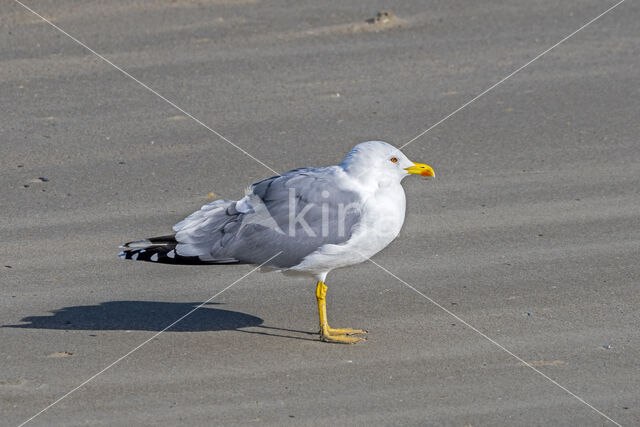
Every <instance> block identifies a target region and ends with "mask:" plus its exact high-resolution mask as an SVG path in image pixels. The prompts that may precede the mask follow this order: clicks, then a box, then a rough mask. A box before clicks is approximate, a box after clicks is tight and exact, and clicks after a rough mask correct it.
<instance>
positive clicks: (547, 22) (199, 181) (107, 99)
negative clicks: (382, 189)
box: [0, 0, 640, 426]
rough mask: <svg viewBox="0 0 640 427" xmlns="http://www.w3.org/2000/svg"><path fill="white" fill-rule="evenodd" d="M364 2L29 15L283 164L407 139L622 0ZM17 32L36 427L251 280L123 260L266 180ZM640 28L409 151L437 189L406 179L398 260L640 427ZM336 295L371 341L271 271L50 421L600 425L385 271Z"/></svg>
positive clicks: (9, 286)
mask: <svg viewBox="0 0 640 427" xmlns="http://www.w3.org/2000/svg"><path fill="white" fill-rule="evenodd" d="M104 3H107V2H104ZM351 3H352V4H345V3H343V2H339V1H333V2H324V3H323V5H322V6H320V5H318V4H317V3H315V2H312V1H309V2H302V3H300V2H296V3H292V2H259V1H231V0H228V1H225V0H218V1H206V0H204V1H186V0H175V1H170V0H161V1H157V2H152V1H134V2H128V1H121V2H120V1H118V2H108V3H107V4H103V2H100V1H97V0H93V1H87V2H70V1H62V0H60V1H55V2H54V1H40V0H38V1H30V2H29V5H31V6H32V7H34V8H36V9H37V10H38V11H39V12H40V13H42V14H43V15H44V16H46V17H48V18H51V19H54V20H55V22H56V23H57V24H58V25H60V26H62V27H63V28H64V29H66V30H67V31H69V32H70V33H71V34H73V35H74V36H76V37H78V38H79V39H81V40H83V41H84V42H86V43H87V44H88V45H89V46H91V47H92V48H94V49H95V50H97V51H98V52H100V53H102V54H104V55H106V56H107V57H108V58H109V59H111V60H112V61H114V62H115V63H117V64H119V65H121V66H122V67H123V68H125V69H126V70H128V71H129V72H131V73H132V74H133V75H135V76H136V77H137V78H139V79H140V80H142V81H144V82H145V83H147V84H148V85H150V86H151V87H153V88H155V89H157V90H158V91H160V92H161V93H162V94H163V95H165V96H166V97H168V98H169V99H171V100H174V101H175V102H176V103H178V104H179V105H181V106H182V107H183V108H184V109H185V110H187V111H189V112H190V113H192V114H193V115H194V116H196V117H198V118H200V119H201V120H203V121H204V122H205V123H207V124H208V125H210V126H212V127H213V128H214V129H216V130H217V131H219V132H221V133H222V134H224V135H225V136H227V137H228V138H229V139H230V140H232V141H233V142H235V143H237V144H239V145H240V146H242V147H243V148H245V149H246V150H248V151H249V152H251V153H252V154H253V155H255V156H256V157H258V158H259V159H261V160H262V161H264V162H265V163H266V164H268V165H270V166H271V167H273V168H274V169H276V170H278V171H285V170H288V169H292V168H295V167H299V166H316V165H317V166H320V165H329V164H335V163H337V162H339V161H340V160H342V158H343V156H344V155H345V153H346V152H347V151H348V150H349V149H350V148H351V147H352V146H353V145H355V144H356V143H358V142H361V141H365V140H370V139H382V140H387V141H389V142H392V143H394V144H397V145H400V144H402V143H404V142H406V141H408V140H409V139H411V138H412V137H414V136H415V135H416V134H417V133H419V132H420V131H421V130H423V129H425V128H426V127H428V126H429V125H431V124H432V123H435V122H436V121H437V120H439V119H440V118H442V117H444V116H445V115H446V114H448V113H450V112H451V111H453V110H455V109H456V108H458V107H459V106H460V105H462V104H463V103H464V102H466V101H467V100H469V99H471V98H472V97H473V96H475V95H476V94H477V93H479V92H480V91H482V90H483V89H485V88H486V87H488V86H490V85H491V84H493V83H495V82H497V81H498V80H499V79H500V78H502V77H504V76H505V75H507V74H509V73H510V72H511V71H513V70H514V69H516V68H517V67H519V66H520V65H522V64H524V63H525V62H527V61H528V60H530V59H531V58H533V57H534V56H535V55H537V54H538V53H539V52H541V51H542V50H544V49H546V48H547V47H549V46H551V45H552V44H554V43H555V42H557V41H559V40H560V39H561V38H563V37H564V36H566V35H567V34H569V33H570V32H572V31H573V30H575V29H576V28H578V27H579V26H580V25H582V24H583V23H585V22H587V21H588V20H590V19H591V18H593V17H595V16H596V15H598V14H599V13H600V12H602V11H603V10H605V9H606V8H607V7H608V6H610V5H612V4H613V3H612V2H602V1H595V0H586V1H575V0H571V1H566V2H562V4H561V5H558V2H556V1H543V2H529V1H523V0H517V1H512V2H506V3H505V2H497V1H494V2H489V1H483V2H461V1H457V0H456V1H436V2H431V3H429V4H422V3H421V2H418V1H411V2H403V3H402V4H393V5H392V6H390V3H389V2H378V1H375V2H373V1H372V2H351ZM387 8H392V11H393V12H394V14H395V15H396V16H397V19H396V20H391V21H390V22H388V23H378V24H369V23H367V22H366V19H368V18H372V17H374V16H375V14H376V12H378V11H380V10H384V9H387ZM0 11H1V13H0V19H1V20H2V26H1V27H0V28H1V31H0V99H1V100H2V101H1V102H2V107H3V110H2V113H3V114H2V115H1V116H0V141H1V147H2V155H1V156H0V188H1V189H2V190H1V191H2V203H1V218H2V219H1V220H0V221H1V223H0V228H1V233H2V243H3V244H2V249H1V252H0V264H1V265H0V278H1V281H2V298H1V299H0V304H1V307H0V325H4V326H5V327H3V328H1V329H0V334H1V335H0V343H1V345H0V358H1V360H2V362H1V363H0V412H1V413H2V416H1V417H0V423H1V424H2V425H16V424H19V423H20V422H22V421H24V420H26V419H27V418H29V417H30V416H32V415H34V414H35V413H36V412H38V411H39V410H41V409H42V408H44V407H45V406H47V405H48V404H50V403H51V402H53V401H54V400H56V399H57V398H59V397H60V396H62V395H64V394H65V393H66V392H68V391H69V390H71V389H73V388H74V387H76V386H77V385H79V384H80V383H82V381H84V380H86V379H87V378H89V377H91V376H92V375H93V374H95V373H96V372H98V371H100V370H101V369H103V368H104V367H105V366H107V365H109V364H110V363H112V362H113V361H115V360H117V359H118V358H119V357H121V356H122V355H124V354H126V353H127V352H128V351H130V350H131V349H133V348H134V347H136V346H137V345H138V344H140V343H142V342H143V341H145V340H147V339H149V338H150V337H151V336H153V334H154V333H156V332H157V331H160V330H161V329H163V328H164V327H165V326H167V325H168V324H170V323H171V322H172V321H174V320H175V319H177V318H179V317H180V316H182V315H183V314H185V313H186V312H188V311H189V310H190V309H192V308H193V307H195V306H196V305H197V304H198V303H199V302H201V301H204V300H206V299H208V298H209V297H211V296H212V295H214V294H215V293H217V292H219V291H220V290H221V289H223V288H224V287H226V286H227V285H229V284H230V283H232V282H233V281H235V280H237V279H238V278H239V277H241V276H242V275H243V274H245V273H247V272H248V271H250V267H248V266H222V267H189V266H167V265H154V264H150V263H136V262H125V261H121V260H120V259H118V258H117V257H116V253H117V252H118V249H117V247H118V245H119V244H121V243H122V242H125V241H127V240H131V239H135V238H141V237H147V236H152V235H160V234H164V233H167V232H169V231H170V227H171V225H173V224H174V223H176V222H177V221H179V220H180V219H182V218H183V217H184V216H185V215H186V214H188V213H190V212H191V211H193V210H195V209H197V208H198V207H199V206H200V205H202V204H203V203H205V202H207V200H209V199H207V198H206V195H207V194H208V193H210V192H214V193H215V194H216V195H219V196H221V197H225V198H238V197H240V196H241V195H242V192H243V189H244V187H245V186H246V185H247V184H249V183H251V182H255V181H257V180H260V179H263V178H266V177H268V176H270V175H272V173H271V172H270V171H269V170H267V169H266V168H264V167H263V166H261V165H259V164H258V163H256V162H255V161H253V160H251V159H250V158H248V157H246V156H245V155H244V154H242V153H240V152H239V151H237V150H236V149H234V148H233V147H231V146H230V145H228V144H227V143H225V142H224V141H222V140H220V139H219V138H218V137H216V136H215V135H213V134H211V133H210V132H208V131H207V130H206V129H203V128H202V127H201V126H199V125H198V124H196V123H195V122H194V121H192V120H191V119H188V118H185V117H184V116H183V115H181V114H180V113H179V112H178V111H176V110H175V109H173V108H172V107H171V106H169V105H168V104H166V103H165V102H164V101H162V100H160V99H159V98H158V97H156V96H155V95H153V94H151V93H149V92H148V91H146V90H144V89H143V88H141V87H140V86H139V85H138V84H137V83H135V82H133V81H132V80H130V79H128V78H126V77H125V76H123V75H122V74H121V73H119V72H118V71H116V70H114V69H113V68H112V67H110V66H109V65H107V64H105V63H104V62H102V61H101V60H99V59H98V58H96V57H95V56H93V55H91V54H90V53H88V52H87V51H85V50H84V49H83V48H81V47H80V46H78V45H77V44H75V43H74V42H73V41H71V40H70V39H68V38H67V37H65V36H64V35H62V34H60V33H58V32H56V31H55V30H54V29H53V28H51V27H50V26H48V25H47V24H44V23H42V22H40V21H39V20H38V18H37V17H35V16H33V15H31V14H30V13H29V12H27V11H26V10H24V9H23V8H21V7H20V6H19V5H17V4H15V3H12V2H11V1H5V2H2V4H0ZM639 18H640V5H639V4H638V3H637V2H630V1H628V2H627V3H625V4H623V5H622V6H620V7H619V8H618V9H616V10H615V11H613V12H612V13H611V14H610V15H607V16H606V17H604V18H603V19H602V20H601V21H598V22H596V23H595V24H593V26H591V27H589V28H587V29H586V30H584V31H583V32H581V33H579V34H578V35H577V36H575V38H573V39H571V40H569V41H568V42H566V43H565V44H563V45H562V46H560V47H559V48H557V49H556V50H554V51H553V52H551V53H549V54H548V55H547V56H545V57H543V58H542V59H541V60H539V61H538V62H536V63H534V64H533V65H531V66H530V67H529V68H527V69H526V70H524V71H523V72H522V73H520V74H518V75H516V76H515V77H513V78H512V79H510V80H509V81H507V82H506V83H504V84H503V85H501V86H499V87H498V88H497V89H495V90H494V91H492V92H490V93H489V94H487V95H486V96H485V97H483V98H481V99H480V100H478V101H477V102H475V103H474V104H472V105H470V106H469V107H468V108H466V109H465V110H463V111H462V112H460V113H458V114H457V115H455V116H454V117H452V118H451V119H449V120H448V121H446V122H445V123H443V124H442V125H440V126H439V127H437V128H436V129H434V130H433V131H431V132H429V133H428V134H427V135H425V136H424V137H422V138H421V139H419V140H418V141H416V142H415V143H413V144H411V145H410V146H408V147H407V149H406V150H405V152H406V154H407V155H408V156H409V157H410V158H411V159H413V160H415V161H419V162H425V163H428V164H430V165H432V166H433V167H434V168H435V170H436V173H437V176H438V179H437V180H436V181H428V182H427V181H424V180H422V179H420V178H414V179H407V180H406V181H405V189H406V192H407V196H408V206H407V209H408V216H407V219H406V222H405V226H404V229H403V231H402V233H401V236H400V237H399V238H398V239H397V240H396V241H395V242H394V243H393V244H392V245H391V246H390V247H388V248H387V249H386V250H385V251H383V252H382V253H380V254H378V255H377V256H376V257H375V261H376V262H378V263H379V264H381V265H383V266H385V267H386V268H388V269H389V270H391V271H392V272H394V273H395V274H397V275H399V276H400V277H401V278H402V279H403V280H406V281H407V282H408V283H410V284H412V285H413V286H415V287H416V288H417V289H419V290H420V291H421V292H424V293H425V294H426V295H427V296H429V297H430V298H433V299H434V300H435V301H437V302H438V303H439V304H442V306H443V307H445V308H447V309H448V310H451V311H452V312H453V313H455V314H456V315H458V316H460V317H461V318H463V319H465V320H466V321H467V322H469V323H470V324H472V325H474V326H475V327H476V328H478V329H479V330H480V331H482V332H483V333H486V334H487V335H488V336H490V337H492V338H493V339H495V340H496V341H497V342H499V343H501V344H502V345H504V346H505V347H507V348H508V349H510V350H511V351H512V352H513V353H515V354H516V355H518V356H520V357H522V358H523V359H524V360H526V361H529V362H531V363H533V364H534V365H535V366H537V367H538V368H539V369H540V370H541V371H542V372H544V373H545V374H547V375H549V376H550V377H551V378H553V379H555V380H556V381H558V382H559V383H560V384H562V385H563V386H566V387H567V388H568V389H570V390H571V391H573V392H574V393H576V394H577V395H579V396H581V397H582V398H584V399H585V400H586V401H587V402H589V403H591V404H592V405H594V406H595V407H596V408H598V409H600V410H601V411H603V412H604V413H606V414H607V415H608V416H610V417H611V418H613V419H614V420H616V421H617V422H619V423H621V424H622V425H638V424H640V393H639V392H638V390H639V385H638V383H639V381H640V362H639V358H638V350H639V349H640V327H639V326H640V317H639V315H638V311H637V307H638V306H639V304H640V297H639V296H638V278H639V277H640V262H639V261H640V259H639V254H640V232H639V230H640V144H639V142H638V137H639V135H640V125H639V123H640V121H638V113H639V111H640V110H639V108H640V101H639V100H640V90H639V89H638V88H639V87H640V78H639V75H640V74H639V71H640V19H639ZM338 94H339V96H338ZM38 177H45V178H48V181H47V182H41V181H40V180H38V179H37V178H38ZM34 180H35V182H34ZM26 186H28V187H26ZM5 266H11V268H8V267H5ZM327 285H328V287H329V293H328V309H329V320H330V322H331V323H332V326H334V327H340V326H349V327H358V328H365V329H368V330H369V331H370V333H369V336H368V341H367V342H365V343H362V344H358V345H355V346H343V345H332V344H325V343H321V342H319V341H317V335H315V334H314V333H315V332H316V331H317V314H316V307H315V298H314V289H315V284H314V283H312V282H310V281H306V282H305V281H299V280H295V279H291V278H286V277H283V276H281V275H275V274H253V275H251V276H249V277H248V278H247V279H245V280H244V281H242V282H240V283H238V284H237V285H236V286H234V287H233V288H231V289H229V290H228V291H227V292H225V293H224V294H222V295H220V296H219V297H218V298H216V299H215V300H214V301H213V302H212V303H211V304H209V305H207V307H206V308H204V309H202V310H199V311H197V312H196V313H194V314H193V315H192V316H190V317H189V318H187V319H186V320H185V321H183V322H182V323H180V324H178V325H177V326H176V328H175V329H174V330H171V331H168V332H166V333H164V334H162V335H160V336H159V337H158V338H157V339H154V340H152V341H151V342H149V343H148V344H147V345H146V346H144V347H142V348H141V349H140V350H138V351H137V352H135V353H134V354H132V355H131V356H129V357H127V358H126V359H124V360H123V361H122V362H121V363H119V364H117V365H116V366H114V367H113V368H111V369H110V370H108V371H107V372H105V373H104V374H102V375H100V376H99V377H97V378H96V379H95V380H93V381H92V382H90V383H89V384H87V385H86V386H85V387H83V388H81V389H80V390H78V391H77V392H75V393H74V394H72V395H71V396H69V397H68V398H67V399H65V400H63V401H62V402H60V403H59V404H58V405H56V406H55V407H53V408H52V409H50V410H49V411H47V412H45V413H44V414H42V415H41V416H39V417H38V418H36V419H35V420H34V421H33V422H32V423H31V424H32V425H42V426H45V425H47V426H49V425H59V426H69V425H122V426H127V425H212V424H221V425H250V424H252V423H253V424H268V425H283V424H290V425H327V424H336V425H341V424H353V425H365V424H374V425H412V424H413V425H451V426H464V425H473V426H499V425H504V426H512V425H554V426H557V425H594V426H600V425H606V424H607V420H606V419H605V418H603V417H602V416H600V415H598V414H597V413H596V412H594V411H593V410H592V409H590V408H588V407H587V406H585V405H584V404H583V403H581V402H579V401H578V400H577V399H575V398H574V397H572V396H570V395H569V394H568V393H566V392H565V391H563V390H561V389H560V388H558V387H557V386H555V385H554V384H552V383H551V382H550V381H548V380H547V379H545V378H543V377H542V376H540V375H539V374H537V373H536V372H534V371H532V370H531V369H529V368H528V367H526V366H523V365H522V364H521V363H520V362H519V361H518V360H516V359H515V358H513V357H511V356H510V355H508V354H507V353H505V352H504V351H502V350H501V349H499V348H498V347H496V346H495V345H493V344H491V343H490V342H489V341H487V340H486V339H485V338H483V337H481V336H480V335H479V334H478V333H477V332H474V331H472V330H471V329H469V328H467V327H465V326H464V325H463V324H461V323H460V322H459V321H458V320H456V319H455V318H453V317H452V316H450V315H449V314H447V313H445V312H444V311H443V310H441V309H439V308H438V307H436V306H435V305H433V304H431V303H430V302H429V301H428V300H426V299H424V298H422V297H420V296H419V295H417V294H416V293H414V292H413V291H411V290H410V289H408V288H407V287H405V286H404V285H403V284H402V283H400V282H399V281H397V280H395V279H394V278H392V277H391V276H389V275H388V274H386V273H385V272H384V271H382V270H380V269H379V268H377V267H376V266H375V265H373V264H371V263H366V264H362V265H358V266H355V267H352V268H350V269H346V270H341V271H337V272H334V273H333V274H331V275H330V276H329V279H328V281H327ZM12 325H14V326H12ZM15 325H17V326H15ZM603 346H611V347H610V348H608V349H607V348H604V347H603Z"/></svg>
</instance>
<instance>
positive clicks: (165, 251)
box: [118, 247, 244, 265]
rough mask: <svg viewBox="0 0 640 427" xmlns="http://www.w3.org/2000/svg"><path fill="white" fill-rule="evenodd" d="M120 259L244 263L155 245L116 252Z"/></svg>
mask: <svg viewBox="0 0 640 427" xmlns="http://www.w3.org/2000/svg"><path fill="white" fill-rule="evenodd" d="M118 257H119V258H121V259H128V260H132V261H147V262H154V263H157V264H174V265H211V264H216V265H217V264H244V263H243V262H242V261H239V260H235V259H234V260H231V259H225V260H213V261H210V260H209V261H204V260H201V259H200V258H199V257H197V256H181V255H178V254H176V253H175V250H174V249H173V248H166V247H156V248H151V249H144V248H129V249H128V250H125V251H122V252H120V253H119V254H118Z"/></svg>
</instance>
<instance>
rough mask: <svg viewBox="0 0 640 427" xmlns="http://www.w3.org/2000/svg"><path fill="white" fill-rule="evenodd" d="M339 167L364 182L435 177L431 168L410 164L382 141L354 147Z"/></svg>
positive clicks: (402, 155) (401, 154)
mask: <svg viewBox="0 0 640 427" xmlns="http://www.w3.org/2000/svg"><path fill="white" fill-rule="evenodd" d="M340 166H341V167H342V168H343V169H344V170H345V171H346V172H347V173H348V174H349V175H351V176H353V177H357V178H361V179H366V180H371V179H375V180H376V181H381V180H392V181H396V182H400V181H402V179H403V178H405V177H407V176H409V175H412V174H413V175H422V176H424V177H434V176H435V174H434V172H433V169H432V168H431V166H429V165H425V164H422V163H414V162H412V161H411V160H409V159H408V158H407V156H405V155H404V154H403V153H402V152H401V151H400V150H398V149H397V148H396V147H394V146H393V145H391V144H388V143H386V142H383V141H368V142H362V143H360V144H358V145H356V146H355V147H353V149H352V150H351V151H350V152H349V154H347V157H345V159H344V161H343V162H342V163H340Z"/></svg>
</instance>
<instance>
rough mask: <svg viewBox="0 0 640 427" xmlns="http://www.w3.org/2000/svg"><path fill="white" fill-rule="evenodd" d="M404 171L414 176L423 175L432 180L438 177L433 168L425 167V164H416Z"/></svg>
mask: <svg viewBox="0 0 640 427" xmlns="http://www.w3.org/2000/svg"><path fill="white" fill-rule="evenodd" d="M404 170H406V171H407V172H409V173H411V174H414V175H422V176H428V177H432V178H433V177H435V176H436V174H435V172H434V171H433V169H432V168H431V166H429V165H425V164H424V163H414V164H413V166H411V167H408V168H405V169H404Z"/></svg>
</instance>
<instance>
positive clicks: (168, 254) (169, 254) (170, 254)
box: [167, 250, 176, 258]
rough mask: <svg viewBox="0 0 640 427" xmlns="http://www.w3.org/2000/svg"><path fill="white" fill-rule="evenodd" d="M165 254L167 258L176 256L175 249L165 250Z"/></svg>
mask: <svg viewBox="0 0 640 427" xmlns="http://www.w3.org/2000/svg"><path fill="white" fill-rule="evenodd" d="M167 256H168V257H169V258H175V257H176V251H175V250H171V251H169V252H167Z"/></svg>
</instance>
